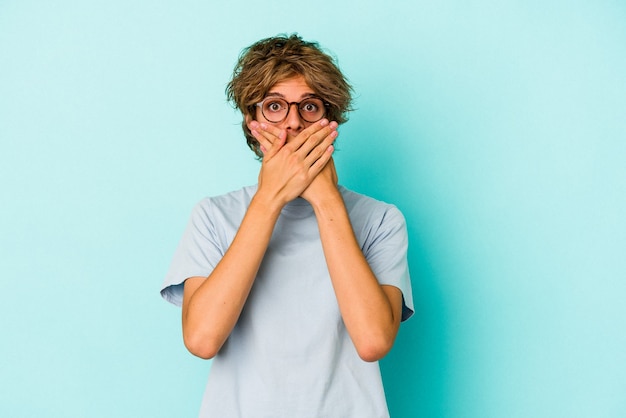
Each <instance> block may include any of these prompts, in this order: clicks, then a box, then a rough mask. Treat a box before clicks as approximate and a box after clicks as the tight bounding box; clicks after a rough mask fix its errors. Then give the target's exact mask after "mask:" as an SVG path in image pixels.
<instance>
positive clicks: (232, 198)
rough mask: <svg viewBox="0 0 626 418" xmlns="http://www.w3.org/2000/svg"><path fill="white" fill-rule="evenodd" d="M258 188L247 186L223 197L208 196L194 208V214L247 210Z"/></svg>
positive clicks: (222, 195)
mask: <svg viewBox="0 0 626 418" xmlns="http://www.w3.org/2000/svg"><path fill="white" fill-rule="evenodd" d="M256 189H257V186H256V185H252V186H246V187H242V188H241V189H239V190H234V191H232V192H228V193H225V194H221V195H216V196H207V197H205V198H203V199H202V200H200V201H199V202H198V203H196V205H195V206H194V209H193V211H194V213H198V212H199V213H208V212H211V211H214V210H218V211H232V210H234V209H237V208H241V207H243V208H247V207H248V206H249V205H250V201H251V200H252V197H253V196H254V193H256Z"/></svg>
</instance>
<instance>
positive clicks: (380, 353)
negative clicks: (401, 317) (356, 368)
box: [355, 338, 393, 363]
mask: <svg viewBox="0 0 626 418" xmlns="http://www.w3.org/2000/svg"><path fill="white" fill-rule="evenodd" d="M355 347H356V351H357V353H358V355H359V357H360V358H361V360H363V361H366V362H370V363H371V362H374V361H378V360H380V359H382V358H383V357H385V356H386V355H387V353H389V351H390V350H391V347H393V339H390V338H370V339H367V340H365V341H362V342H360V343H358V344H355Z"/></svg>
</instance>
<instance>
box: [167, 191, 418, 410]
mask: <svg viewBox="0 0 626 418" xmlns="http://www.w3.org/2000/svg"><path fill="white" fill-rule="evenodd" d="M339 188H340V191H341V193H342V195H343V199H344V202H345V204H346V207H347V209H348V213H349V216H350V220H351V223H352V227H353V229H354V233H355V235H356V238H357V240H358V242H359V244H360V246H361V249H362V251H363V254H364V255H365V258H366V259H367V261H368V263H369V264H370V266H371V268H372V271H373V272H374V274H375V275H376V277H377V278H378V280H379V282H380V283H381V284H387V285H393V286H396V287H398V288H399V289H400V290H401V291H402V295H403V308H402V309H403V310H402V319H403V320H406V319H408V318H409V317H410V316H411V315H412V314H413V297H412V294H411V283H410V279H409V271H408V264H407V245H408V244H407V232H406V224H405V220H404V217H403V216H402V214H401V213H400V211H399V210H398V209H397V208H396V207H395V206H393V205H389V204H386V203H383V202H380V201H377V200H374V199H372V198H369V197H366V196H364V195H361V194H358V193H355V192H352V191H350V190H348V189H346V188H344V187H341V186H340V187H339ZM255 192H256V186H249V187H246V188H243V189H241V190H238V191H235V192H232V193H228V194H226V195H222V196H218V197H212V198H206V199H204V200H202V201H201V202H200V203H198V205H196V207H195V208H194V210H193V213H192V215H191V219H190V221H189V224H188V226H187V228H186V230H185V232H184V235H183V238H182V240H181V242H180V244H179V246H178V249H177V250H176V253H175V255H174V259H173V261H172V265H171V267H170V270H169V271H168V273H167V276H166V278H165V282H164V283H163V288H162V290H161V294H162V296H163V297H164V298H165V299H166V300H168V301H170V302H172V303H174V304H176V305H181V303H182V294H183V283H184V281H185V280H186V279H187V278H189V277H193V276H208V275H209V274H210V273H211V271H212V270H213V269H214V268H215V266H216V265H217V263H218V262H219V261H220V259H221V258H222V257H223V255H224V253H225V252H226V250H227V249H228V247H229V246H230V243H231V242H232V240H233V238H234V236H235V233H236V232H237V229H238V228H239V225H240V224H241V221H242V219H243V217H244V214H245V213H246V210H247V208H248V205H249V203H250V200H251V199H252V197H253V196H254V193H255ZM210 320H211V319H210V318H207V321H210ZM388 416H389V413H388V410H387V404H386V400H385V394H384V391H383V386H382V381H381V376H380V370H379V366H378V362H373V363H368V362H365V361H363V360H361V359H360V357H359V356H358V354H357V352H356V349H355V348H354V345H353V344H352V341H351V340H350V337H349V335H348V333H347V331H346V328H345V325H344V323H343V320H342V318H341V314H340V312H339V307H338V305H337V299H336V297H335V293H334V291H333V287H332V283H331V280H330V276H329V273H328V269H327V266H326V261H325V258H324V252H323V250H322V244H321V241H320V237H319V229H318V226H317V220H316V218H315V214H314V213H313V208H312V207H311V205H310V204H309V203H308V202H306V201H305V200H304V199H301V198H298V199H296V200H294V201H292V202H290V203H289V204H287V205H286V206H285V207H284V208H283V210H282V212H281V215H280V217H279V218H278V221H277V223H276V226H275V228H274V232H273V235H272V238H271V240H270V243H269V246H268V248H267V252H266V254H265V257H264V259H263V262H262V263H261V266H260V268H259V271H258V274H257V277H256V279H255V282H254V285H253V287H252V290H251V292H250V295H249V297H248V299H247V301H246V304H245V306H244V308H243V311H242V313H241V316H240V318H239V320H238V322H237V324H236V325H235V327H234V329H233V331H232V332H231V334H230V336H229V337H228V339H227V341H226V343H225V344H224V345H223V346H222V348H221V350H220V352H219V353H218V354H217V356H215V358H214V359H213V363H212V365H211V371H210V373H209V380H208V383H207V387H206V391H205V394H204V398H203V401H202V407H201V411H200V417H216V418H224V417H245V418H248V417H253V418H257V417H259V418H260V417H272V418H275V417H286V418H294V417H298V418H306V417H316V418H318V417H358V418H367V417H388Z"/></svg>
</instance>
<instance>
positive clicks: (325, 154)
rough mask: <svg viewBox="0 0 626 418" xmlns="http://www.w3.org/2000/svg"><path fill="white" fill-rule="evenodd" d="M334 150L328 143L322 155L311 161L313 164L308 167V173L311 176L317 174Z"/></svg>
mask: <svg viewBox="0 0 626 418" xmlns="http://www.w3.org/2000/svg"><path fill="white" fill-rule="evenodd" d="M334 151H335V147H334V146H332V145H329V146H328V147H326V149H324V152H323V153H322V155H321V156H320V157H319V158H318V159H317V160H316V161H315V162H314V163H313V165H311V168H309V174H310V175H311V176H313V177H315V176H317V175H318V174H319V173H320V172H321V171H322V169H323V168H324V167H325V166H326V164H328V162H329V161H330V160H331V158H332V156H333V152H334Z"/></svg>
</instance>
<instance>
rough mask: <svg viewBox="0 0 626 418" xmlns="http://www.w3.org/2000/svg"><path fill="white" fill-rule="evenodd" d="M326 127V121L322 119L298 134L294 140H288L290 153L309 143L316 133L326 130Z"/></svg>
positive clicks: (327, 123) (327, 124)
mask: <svg viewBox="0 0 626 418" xmlns="http://www.w3.org/2000/svg"><path fill="white" fill-rule="evenodd" d="M328 126H329V122H328V119H322V120H320V121H319V122H315V123H314V124H312V125H311V126H309V127H307V128H306V129H304V130H303V131H302V132H300V133H299V134H298V135H297V136H296V137H295V138H294V139H292V140H290V141H289V144H288V146H289V148H290V149H291V150H292V151H298V150H299V149H300V148H301V147H302V146H303V145H304V144H306V143H308V142H309V138H311V137H312V136H313V135H315V134H316V133H318V132H320V131H323V130H324V129H327V127H328ZM318 139H319V138H318ZM309 151H310V149H309ZM307 153H308V151H307Z"/></svg>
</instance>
